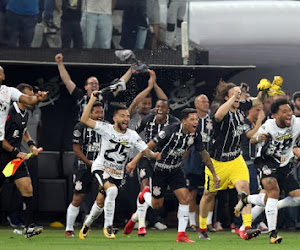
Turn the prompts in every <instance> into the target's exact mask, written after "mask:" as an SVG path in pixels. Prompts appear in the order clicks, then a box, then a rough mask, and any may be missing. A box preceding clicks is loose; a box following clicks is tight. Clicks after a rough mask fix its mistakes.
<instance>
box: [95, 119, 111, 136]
mask: <svg viewBox="0 0 300 250" xmlns="http://www.w3.org/2000/svg"><path fill="white" fill-rule="evenodd" d="M109 126H110V124H109V123H106V122H100V121H96V126H95V128H94V129H93V130H94V131H95V132H96V133H98V134H99V135H103V134H104V132H105V131H108V130H109Z"/></svg>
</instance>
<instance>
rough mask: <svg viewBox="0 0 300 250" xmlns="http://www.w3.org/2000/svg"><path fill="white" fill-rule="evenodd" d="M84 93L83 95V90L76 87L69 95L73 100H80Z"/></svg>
mask: <svg viewBox="0 0 300 250" xmlns="http://www.w3.org/2000/svg"><path fill="white" fill-rule="evenodd" d="M84 95H85V93H84V91H83V90H82V89H80V88H78V87H76V88H75V89H74V90H73V92H72V94H71V97H72V99H73V100H75V101H77V102H78V101H79V100H81V99H82V98H83V96H84Z"/></svg>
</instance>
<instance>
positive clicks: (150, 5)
mask: <svg viewBox="0 0 300 250" xmlns="http://www.w3.org/2000/svg"><path fill="white" fill-rule="evenodd" d="M159 8H160V7H159V0H147V15H148V18H149V24H150V32H151V34H152V45H151V49H157V40H158V34H159V24H160V9H159Z"/></svg>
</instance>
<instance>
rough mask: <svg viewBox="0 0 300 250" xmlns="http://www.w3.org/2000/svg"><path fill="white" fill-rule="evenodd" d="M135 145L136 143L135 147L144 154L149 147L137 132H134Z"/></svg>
mask: <svg viewBox="0 0 300 250" xmlns="http://www.w3.org/2000/svg"><path fill="white" fill-rule="evenodd" d="M132 133H133V136H132V137H133V143H134V147H135V148H136V149H137V150H138V151H139V152H143V151H145V150H146V149H147V148H148V146H147V144H146V143H145V142H144V141H143V140H142V138H141V137H140V136H139V135H138V134H137V132H135V131H133V130H132Z"/></svg>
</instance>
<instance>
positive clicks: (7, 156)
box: [1, 102, 28, 161]
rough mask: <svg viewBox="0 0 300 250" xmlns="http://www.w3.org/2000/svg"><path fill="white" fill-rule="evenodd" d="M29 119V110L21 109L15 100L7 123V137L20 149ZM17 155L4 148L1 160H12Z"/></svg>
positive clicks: (11, 143)
mask: <svg viewBox="0 0 300 250" xmlns="http://www.w3.org/2000/svg"><path fill="white" fill-rule="evenodd" d="M27 121H28V113H27V110H24V111H23V110H20V108H19V107H18V105H17V103H16V102H14V103H13V104H12V105H11V106H10V108H9V112H8V115H7V118H6V123H5V137H4V138H5V139H6V140H7V141H8V142H9V144H10V145H12V146H13V147H16V148H18V149H20V147H21V142H22V140H23V135H24V133H25V131H26V127H27ZM14 158H15V157H12V156H11V153H10V152H7V151H5V150H2V152H1V160H2V161H11V160H13V159H14Z"/></svg>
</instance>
